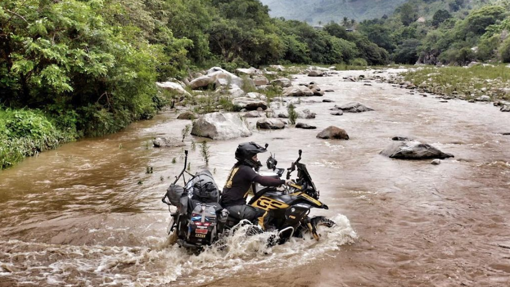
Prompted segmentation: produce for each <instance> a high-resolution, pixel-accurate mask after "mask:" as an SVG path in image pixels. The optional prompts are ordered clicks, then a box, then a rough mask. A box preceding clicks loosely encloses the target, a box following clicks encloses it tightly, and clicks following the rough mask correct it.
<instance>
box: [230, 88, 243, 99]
mask: <svg viewBox="0 0 510 287" xmlns="http://www.w3.org/2000/svg"><path fill="white" fill-rule="evenodd" d="M228 93H229V94H230V96H231V97H232V98H238V97H242V96H244V95H245V92H244V91H243V89H241V88H239V87H238V86H237V85H231V87H230V89H229V90H228Z"/></svg>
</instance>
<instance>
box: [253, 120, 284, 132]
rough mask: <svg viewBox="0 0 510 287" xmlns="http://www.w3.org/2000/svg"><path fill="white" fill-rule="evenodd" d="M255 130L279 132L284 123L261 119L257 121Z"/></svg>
mask: <svg viewBox="0 0 510 287" xmlns="http://www.w3.org/2000/svg"><path fill="white" fill-rule="evenodd" d="M257 128H259V129H262V130H280V129H283V128H285V122H284V121H282V120H280V119H268V118H263V119H260V120H258V121H257Z"/></svg>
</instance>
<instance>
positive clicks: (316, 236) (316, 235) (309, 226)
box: [308, 223, 320, 241]
mask: <svg viewBox="0 0 510 287" xmlns="http://www.w3.org/2000/svg"><path fill="white" fill-rule="evenodd" d="M308 229H310V232H311V233H312V235H313V238H315V240H317V241H319V239H320V237H319V234H317V232H315V230H314V229H313V226H312V224H311V223H308Z"/></svg>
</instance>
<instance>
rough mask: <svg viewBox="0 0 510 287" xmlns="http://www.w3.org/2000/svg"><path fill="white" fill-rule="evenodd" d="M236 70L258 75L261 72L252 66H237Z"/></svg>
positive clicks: (240, 72)
mask: <svg viewBox="0 0 510 287" xmlns="http://www.w3.org/2000/svg"><path fill="white" fill-rule="evenodd" d="M236 72H237V73H239V74H245V75H260V74H262V71H261V70H259V69H257V68H254V67H251V68H248V69H243V68H238V69H236Z"/></svg>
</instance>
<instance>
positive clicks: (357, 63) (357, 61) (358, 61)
mask: <svg viewBox="0 0 510 287" xmlns="http://www.w3.org/2000/svg"><path fill="white" fill-rule="evenodd" d="M349 64H350V65H352V66H361V67H366V66H368V63H367V60H365V59H363V58H356V59H353V60H352V61H351V62H350V63H349Z"/></svg>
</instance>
